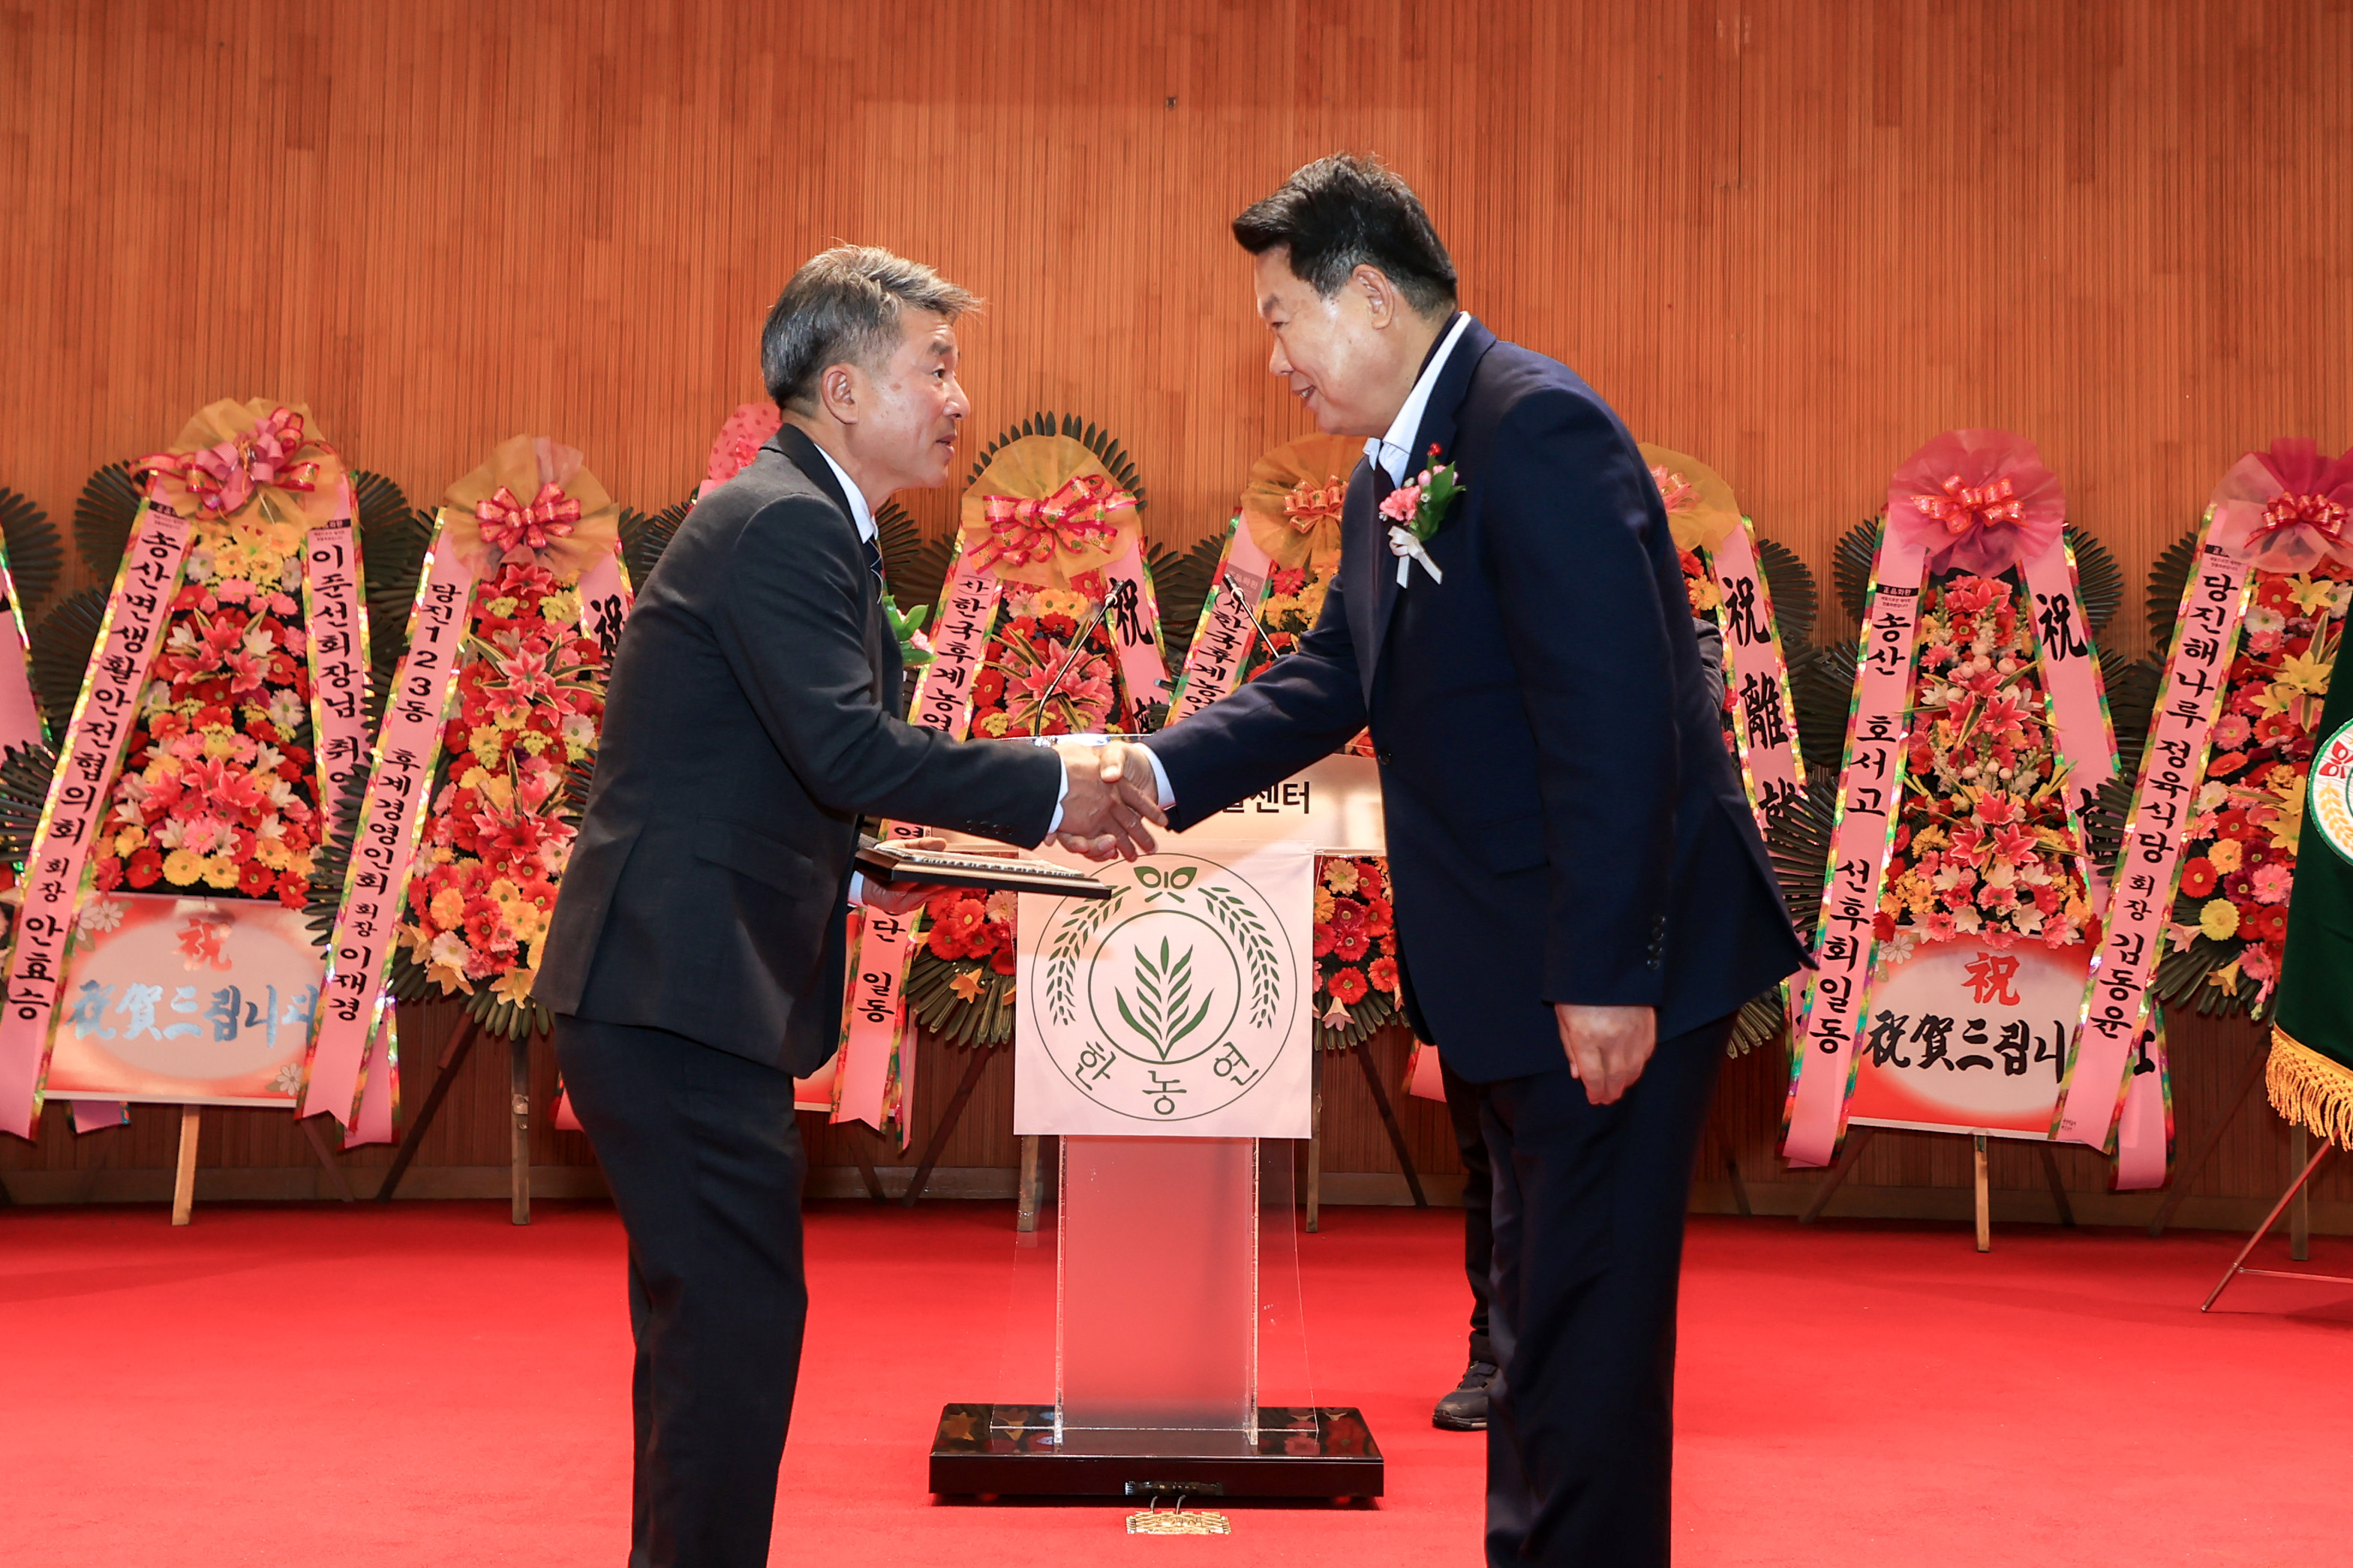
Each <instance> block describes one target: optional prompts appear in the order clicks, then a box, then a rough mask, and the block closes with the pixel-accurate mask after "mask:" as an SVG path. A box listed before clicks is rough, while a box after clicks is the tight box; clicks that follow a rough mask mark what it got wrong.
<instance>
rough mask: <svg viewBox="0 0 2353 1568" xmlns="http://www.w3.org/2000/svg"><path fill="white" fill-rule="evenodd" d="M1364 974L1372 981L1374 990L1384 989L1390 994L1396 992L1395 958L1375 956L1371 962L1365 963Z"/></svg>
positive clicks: (1396, 971)
mask: <svg viewBox="0 0 2353 1568" xmlns="http://www.w3.org/2000/svg"><path fill="white" fill-rule="evenodd" d="M1365 974H1366V978H1367V979H1369V980H1371V981H1372V983H1373V989H1374V990H1376V991H1386V992H1388V994H1390V995H1392V996H1394V995H1396V994H1398V966H1397V960H1396V959H1394V958H1377V959H1375V960H1373V961H1372V963H1368V964H1366V965H1365Z"/></svg>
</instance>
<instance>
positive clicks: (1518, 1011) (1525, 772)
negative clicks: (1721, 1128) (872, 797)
mask: <svg viewBox="0 0 2353 1568" xmlns="http://www.w3.org/2000/svg"><path fill="white" fill-rule="evenodd" d="M1433 445H1435V446H1436V447H1438V448H1439V450H1440V453H1441V454H1442V457H1443V458H1444V459H1445V460H1447V461H1451V462H1452V463H1454V464H1455V465H1456V467H1457V469H1458V470H1459V472H1460V474H1461V479H1462V483H1463V486H1464V489H1463V492H1462V494H1461V498H1460V499H1459V500H1457V501H1456V502H1455V504H1454V508H1453V511H1452V514H1451V516H1450V517H1449V518H1448V519H1447V521H1446V522H1445V525H1444V527H1443V528H1442V529H1441V530H1440V532H1439V533H1438V534H1437V535H1436V536H1435V537H1434V538H1433V539H1431V540H1430V542H1429V544H1428V546H1427V548H1428V549H1429V552H1430V555H1431V557H1432V558H1433V559H1435V560H1436V561H1437V563H1438V564H1439V566H1440V569H1441V570H1442V571H1443V572H1444V573H1445V574H1446V576H1445V581H1444V582H1442V583H1441V582H1437V581H1434V580H1432V579H1431V577H1430V574H1428V573H1427V572H1426V571H1424V570H1423V569H1422V568H1421V567H1420V566H1419V565H1417V566H1415V567H1414V569H1413V575H1412V580H1411V583H1410V585H1409V586H1407V587H1404V588H1399V587H1398V582H1397V561H1396V558H1395V557H1394V556H1393V555H1392V554H1391V553H1390V552H1389V549H1388V524H1387V523H1386V522H1385V521H1382V520H1381V519H1380V518H1379V517H1378V516H1377V513H1376V511H1375V502H1374V488H1373V487H1374V480H1373V469H1372V466H1371V464H1369V463H1365V462H1360V463H1358V464H1357V466H1356V472H1355V473H1354V475H1353V476H1352V477H1351V478H1350V479H1349V482H1348V498H1347V505H1346V510H1345V514H1344V520H1343V530H1344V532H1343V542H1342V552H1341V561H1340V572H1339V575H1338V577H1337V578H1336V579H1335V581H1334V582H1333V584H1332V585H1331V587H1330V589H1329V591H1328V592H1327V594H1326V595H1325V597H1324V611H1323V615H1322V616H1321V617H1320V618H1319V619H1318V620H1317V622H1316V624H1315V627H1314V630H1313V631H1311V632H1310V633H1309V634H1308V635H1307V636H1306V637H1303V639H1301V642H1300V645H1299V647H1298V650H1297V651H1296V652H1294V653H1293V654H1291V655H1289V656H1287V657H1285V658H1282V659H1279V660H1277V661H1276V662H1275V663H1274V664H1273V665H1272V666H1271V667H1270V668H1268V669H1267V670H1266V671H1265V673H1263V674H1262V675H1261V676H1260V678H1259V679H1256V680H1254V681H1252V682H1251V683H1250V684H1249V685H1248V686H1245V687H1243V688H1242V689H1240V690H1239V691H1237V692H1235V693H1234V694H1232V695H1231V696H1229V697H1228V698H1226V699H1225V700H1223V701H1220V702H1218V703H1215V704H1212V705H1211V706H1210V707H1208V708H1207V709H1204V710H1202V711H1200V712H1199V713H1197V714H1195V715H1194V716H1193V717H1191V718H1189V719H1187V720H1186V721H1183V722H1182V723H1179V724H1176V725H1173V726H1171V727H1170V728H1169V729H1167V730H1165V731H1162V732H1161V733H1159V734H1158V735H1155V736H1154V737H1153V738H1152V739H1151V741H1150V742H1147V743H1148V744H1149V745H1150V746H1151V748H1152V750H1153V752H1154V753H1155V755H1156V756H1158V758H1159V759H1160V762H1161V763H1162V765H1163V766H1164V767H1165V768H1166V771H1167V774H1168V782H1169V787H1170V789H1171V791H1172V792H1173V794H1174V795H1175V798H1176V805H1175V808H1174V811H1173V812H1172V814H1171V825H1172V826H1176V827H1178V828H1183V827H1187V826H1192V825H1193V824H1195V823H1198V822H1200V821H1202V820H1203V819H1205V818H1206V817H1208V816H1209V815H1210V814H1212V813H1214V812H1217V811H1219V810H1222V809H1223V808H1224V807H1225V806H1227V805H1230V804H1232V803H1233V802H1235V801H1237V800H1240V799H1242V798H1243V797H1244V796H1247V795H1251V794H1254V793H1256V792H1257V791H1259V790H1261V789H1264V788H1265V787H1267V786H1268V785H1269V784H1273V783H1275V782H1276V781H1278V780H1280V779H1282V778H1284V777H1286V776H1288V775H1290V774H1292V773H1296V772H1297V771H1298V770H1299V769H1301V768H1303V767H1304V766H1306V765H1307V764H1308V763H1311V762H1314V760H1315V759H1316V758H1318V757H1321V756H1324V755H1325V754H1327V753H1328V752H1332V751H1334V750H1335V749H1336V748H1338V747H1340V746H1342V745H1345V743H1346V742H1348V740H1349V739H1350V738H1351V737H1352V736H1354V735H1355V734H1356V732H1357V731H1358V730H1360V729H1362V728H1364V727H1365V726H1366V724H1368V723H1369V725H1370V726H1371V729H1372V736H1373V743H1374V747H1375V750H1376V753H1377V757H1378V760H1379V763H1380V770H1381V787H1382V795H1383V798H1384V802H1385V805H1386V808H1387V812H1388V849H1389V875H1390V880H1391V882H1392V883H1393V885H1394V888H1395V892H1396V915H1397V927H1398V951H1399V953H1400V955H1401V957H1402V958H1403V961H1404V962H1403V963H1401V964H1400V968H1401V970H1402V971H1403V973H1404V975H1405V991H1406V1002H1407V1005H1408V1010H1409V1017H1410V1019H1411V1021H1412V1023H1413V1025H1414V1027H1415V1028H1416V1029H1417V1030H1418V1031H1419V1033H1420V1034H1421V1035H1422V1037H1424V1038H1426V1039H1429V1040H1431V1041H1434V1042H1435V1043H1436V1044H1437V1046H1438V1047H1439V1050H1440V1053H1441V1054H1442V1055H1443V1056H1444V1057H1445V1058H1446V1059H1447V1061H1448V1062H1449V1063H1450V1065H1451V1066H1452V1067H1453V1068H1454V1069H1455V1070H1456V1071H1457V1072H1459V1073H1460V1074H1461V1075H1462V1076H1463V1077H1464V1078H1466V1079H1471V1080H1472V1081H1473V1082H1494V1081H1496V1080H1499V1079H1507V1078H1517V1077H1520V1076H1523V1075H1525V1074H1529V1073H1535V1072H1542V1071H1546V1070H1548V1069H1553V1068H1560V1067H1561V1066H1562V1065H1563V1058H1562V1053H1561V1046H1560V1037H1559V1033H1558V1030H1557V1028H1556V1025H1555V1022H1554V1017H1553V1014H1552V1010H1551V1004H1553V1003H1559V1002H1567V1003H1585V1004H1614V1005H1643V1006H1651V1007H1654V1008H1656V1009H1657V1010H1658V1029H1659V1037H1660V1038H1661V1039H1662V1040H1663V1039H1667V1038H1671V1037H1674V1036H1676V1035H1680V1034H1683V1033H1685V1032H1687V1031H1689V1030H1692V1029H1695V1028H1697V1027H1699V1026H1702V1025H1704V1024H1708V1023H1712V1022H1713V1021H1715V1020H1716V1019H1718V1018H1721V1017H1724V1016H1726V1015H1728V1014H1730V1013H1732V1012H1734V1011H1736V1009H1737V1008H1738V1007H1739V1006H1740V1005H1741V1004H1742V1003H1743V1002H1745V1001H1746V1000H1747V999H1748V998H1749V997H1751V996H1754V995H1756V994H1757V993H1758V992H1760V991H1762V990H1764V989H1765V988H1766V987H1767V985H1769V984H1772V983H1773V982H1774V981H1776V980H1778V979H1779V978H1780V977H1782V976H1784V975H1786V974H1788V973H1790V972H1791V971H1793V970H1795V969H1797V968H1798V967H1799V965H1800V964H1801V963H1804V962H1805V958H1804V950H1803V948H1802V947H1801V946H1800V945H1799V942H1798V939H1797V934H1796V932H1795V931H1792V930H1791V929H1790V924H1789V919H1788V912H1787V910H1785V909H1784V908H1783V907H1782V903H1781V897H1780V891H1779V889H1778V886H1777V885H1776V883H1775V881H1774V879H1773V876H1772V872H1771V868H1770V866H1769V863H1768V862H1767V859H1766V857H1765V847H1764V843H1763V841H1762V839H1761V838H1760V837H1758V835H1757V825H1756V819H1755V818H1754V817H1753V816H1751V815H1750V814H1749V808H1748V803H1747V800H1746V795H1745V794H1744V793H1743V791H1742V788H1741V784H1740V779H1739V774H1738V773H1737V772H1736V769H1735V767H1734V765H1733V763H1732V759H1731V756H1730V754H1729V753H1728V752H1727V751H1726V750H1725V743H1724V738H1723V731H1722V729H1721V727H1720V721H1719V719H1718V711H1719V710H1718V707H1717V705H1716V704H1715V703H1714V702H1712V701H1710V700H1709V698H1708V694H1707V691H1706V689H1705V686H1704V682H1703V679H1702V676H1701V670H1700V658H1699V648H1698V643H1697V640H1696V638H1695V637H1694V635H1693V631H1692V621H1691V616H1690V613H1689V610H1688V608H1687V601H1686V599H1685V596H1684V590H1683V570H1682V567H1681V565H1680V564H1679V563H1678V559H1677V552H1676V550H1675V545H1674V542H1673V540H1672V537H1671V536H1670V535H1669V532H1668V530H1667V518H1666V511H1665V509H1664V506H1663V505H1662V502H1661V500H1660V498H1659V492H1658V487H1657V486H1656V485H1655V484H1653V483H1652V482H1651V476H1650V470H1649V468H1648V466H1647V465H1646V464H1645V463H1644V462H1643V460H1642V458H1641V453H1640V452H1639V451H1638V450H1637V449H1636V447H1635V445H1634V441H1633V438H1632V437H1630V436H1629V435H1628V434H1627V433H1626V429H1625V426H1622V425H1620V423H1619V422H1618V417H1617V416H1616V415H1614V414H1612V413H1611V412H1610V410H1609V406H1608V405H1606V404H1604V403H1603V402H1602V401H1601V399H1600V398H1599V396H1598V395H1595V393H1594V392H1593V389H1592V388H1590V387H1588V386H1587V385H1586V384H1585V383H1584V382H1582V381H1581V380H1579V379H1578V378H1577V376H1576V374H1573V373H1572V372H1570V371H1569V370H1568V368H1567V366H1565V365H1563V364H1561V363H1558V362H1557V361H1555V360H1551V359H1547V358H1546V357H1545V356H1544V355H1542V354H1539V353H1532V352H1530V351H1529V350H1527V349H1524V348H1521V347H1519V346H1518V345H1517V344H1514V343H1507V342H1500V341H1499V340H1498V339H1497V338H1496V337H1495V335H1494V334H1493V332H1491V331H1487V330H1486V329H1485V328H1484V327H1482V326H1481V325H1480V324H1479V323H1478V322H1476V321H1473V322H1472V323H1471V325H1470V326H1469V327H1468V328H1467V329H1466V330H1465V331H1464V332H1463V335H1462V337H1461V341H1460V342H1457V343H1456V344H1455V347H1454V352H1453V353H1452V355H1451V357H1450V358H1449V359H1448V361H1447V363H1446V365H1445V368H1444V370H1443V371H1442V372H1441V373H1440V376H1439V378H1438V380H1437V382H1436V383H1435V384H1434V385H1433V387H1432V390H1431V395H1430V401H1429V404H1428V405H1427V409H1426V412H1425V413H1424V415H1423V416H1422V424H1421V429H1420V431H1419V434H1418V435H1417V436H1416V437H1415V440H1414V445H1413V451H1414V453H1415V458H1414V462H1413V468H1414V470H1415V471H1419V468H1421V467H1422V466H1423V464H1424V463H1425V462H1426V461H1427V460H1428V453H1429V450H1430V447H1431V446H1433ZM1409 477H1410V476H1409Z"/></svg>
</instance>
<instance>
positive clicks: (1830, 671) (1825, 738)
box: [1789, 642, 1855, 776]
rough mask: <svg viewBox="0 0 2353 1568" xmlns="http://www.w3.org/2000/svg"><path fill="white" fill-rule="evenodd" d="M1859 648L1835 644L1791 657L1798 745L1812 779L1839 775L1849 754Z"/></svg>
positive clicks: (1791, 680) (1790, 678) (1790, 672)
mask: <svg viewBox="0 0 2353 1568" xmlns="http://www.w3.org/2000/svg"><path fill="white" fill-rule="evenodd" d="M1854 676H1855V646H1854V644H1852V643H1850V642H1839V643H1832V644H1831V646H1830V647H1818V648H1812V649H1809V650H1807V651H1804V652H1798V651H1795V650H1792V651H1791V653H1790V655H1789V702H1790V706H1791V707H1793V708H1794V709H1796V710H1797V714H1798V744H1799V747H1800V748H1801V749H1802V750H1803V751H1804V752H1805V755H1806V772H1807V773H1808V775H1809V776H1811V775H1813V774H1816V773H1822V772H1829V773H1837V771H1838V768H1839V765H1840V763H1841V761H1842V760H1843V756H1844V752H1845V751H1846V721H1847V715H1848V712H1849V710H1851V709H1852V707H1853V703H1854Z"/></svg>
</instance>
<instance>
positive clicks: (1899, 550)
mask: <svg viewBox="0 0 2353 1568" xmlns="http://www.w3.org/2000/svg"><path fill="white" fill-rule="evenodd" d="M1926 566H1927V555H1926V552H1924V551H1923V550H1922V549H1921V548H1920V547H1919V546H1918V545H1917V544H1916V543H1913V542H1906V541H1905V540H1903V539H1901V538H1900V537H1898V536H1897V535H1896V534H1895V533H1894V531H1892V530H1891V531H1889V533H1888V534H1887V536H1886V539H1885V540H1884V542H1883V543H1882V544H1881V546H1880V552H1879V560H1878V563H1877V564H1876V566H1875V567H1874V569H1873V578H1872V589H1871V596H1870V600H1869V603H1868V606H1867V610H1866V613H1865V615H1864V617H1863V626H1862V649H1861V673H1860V676H1859V677H1858V679H1857V680H1856V683H1855V697H1854V709H1853V711H1852V713H1851V714H1850V715H1849V717H1848V719H1847V736H1846V767H1845V769H1844V771H1843V772H1841V773H1840V775H1839V798H1838V814H1837V816H1835V817H1833V818H1832V820H1831V858H1830V867H1829V869H1828V871H1827V873H1826V875H1825V877H1824V879H1823V884H1822V913H1821V920H1820V925H1819V926H1818V928H1817V930H1816V932H1815V937H1814V959H1815V962H1816V963H1818V964H1819V965H1820V967H1819V968H1818V969H1816V970H1815V972H1814V975H1813V979H1812V981H1811V982H1810V984H1808V986H1807V988H1806V1000H1805V1005H1804V1007H1803V1008H1802V1009H1801V1012H1800V1016H1801V1018H1802V1020H1803V1022H1802V1024H1801V1025H1800V1027H1799V1034H1798V1046H1799V1048H1798V1050H1797V1051H1796V1053H1795V1055H1796V1058H1797V1060H1796V1061H1795V1062H1794V1063H1793V1064H1792V1065H1791V1068H1790V1072H1789V1098H1788V1108H1787V1110H1785V1112H1784V1114H1783V1121H1784V1131H1783V1143H1782V1152H1783V1153H1784V1154H1785V1155H1787V1156H1788V1161H1789V1163H1791V1164H1792V1165H1827V1164H1829V1163H1831V1160H1832V1159H1833V1158H1835V1157H1836V1156H1837V1154H1838V1146H1839V1142H1840V1140H1841V1138H1843V1137H1844V1136H1845V1132H1846V1125H1845V1122H1846V1116H1845V1112H1846V1097H1847V1091H1848V1089H1850V1088H1852V1085H1853V1082H1854V1065H1855V1051H1854V1047H1855V1041H1856V1040H1857V1039H1858V1038H1859V1037H1861V1035H1862V1027H1863V1025H1864V1024H1865V1023H1866V1022H1867V1021H1868V1020H1869V1016H1870V1000H1869V998H1870V993H1871V962H1872V955H1873V949H1874V946H1875V943H1874V942H1873V936H1872V923H1873V921H1874V920H1875V919H1876V918H1877V915H1878V913H1879V884H1880V879H1881V878H1882V876H1883V874H1884V873H1885V871H1886V869H1887V857H1888V854H1889V851H1890V848H1891V847H1892V846H1893V844H1894V837H1895V818H1896V808H1897V806H1898V805H1899V804H1900V803H1901V801H1902V799H1903V794H1904V766H1905V763H1904V749H1905V741H1906V740H1908V739H1909V738H1910V735H1911V691H1912V651H1913V643H1914V640H1915V638H1916V637H1917V636H1918V634H1919V629H1920V584H1921V581H1922V579H1923V578H1924V577H1925V576H1926Z"/></svg>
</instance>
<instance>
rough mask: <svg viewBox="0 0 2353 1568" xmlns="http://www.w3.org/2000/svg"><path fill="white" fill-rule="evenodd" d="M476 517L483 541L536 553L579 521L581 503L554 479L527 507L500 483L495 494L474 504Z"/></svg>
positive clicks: (502, 548) (508, 551)
mask: <svg viewBox="0 0 2353 1568" xmlns="http://www.w3.org/2000/svg"><path fill="white" fill-rule="evenodd" d="M474 517H475V519H476V521H480V523H481V525H482V538H483V540H484V541H485V542H488V543H490V544H491V545H493V546H495V547H496V548H497V549H498V550H500V551H501V552H503V553H505V554H509V555H512V554H513V553H514V552H516V551H517V550H526V551H530V552H533V553H534V554H535V553H537V552H540V551H543V550H545V549H546V548H547V547H548V546H549V545H550V544H553V543H554V542H555V541H557V540H559V539H562V538H564V537H565V535H566V534H569V533H570V532H571V531H572V529H573V525H574V524H575V523H577V522H578V521H580V503H579V502H578V501H576V500H573V499H572V498H571V497H570V496H567V495H565V493H564V487H563V486H561V485H558V484H556V483H554V481H553V480H550V481H549V482H548V483H546V484H543V485H542V486H540V487H539V494H537V495H536V496H533V498H532V500H531V503H530V504H529V505H528V506H526V505H525V504H523V503H522V501H520V500H516V499H515V493H514V491H512V490H511V489H507V487H506V486H504V485H501V486H500V487H499V489H498V493H497V494H496V495H494V496H492V497H491V499H490V500H486V501H479V502H477V503H476V504H475V506H474Z"/></svg>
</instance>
